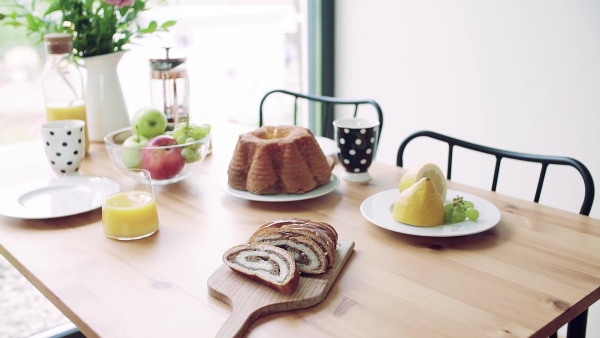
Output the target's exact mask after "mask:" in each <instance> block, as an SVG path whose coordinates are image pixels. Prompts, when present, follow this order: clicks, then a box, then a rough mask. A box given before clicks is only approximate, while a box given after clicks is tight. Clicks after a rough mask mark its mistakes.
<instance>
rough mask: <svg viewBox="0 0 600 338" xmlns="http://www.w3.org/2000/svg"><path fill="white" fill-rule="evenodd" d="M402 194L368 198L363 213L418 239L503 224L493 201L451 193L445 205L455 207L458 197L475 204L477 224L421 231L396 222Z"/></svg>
mask: <svg viewBox="0 0 600 338" xmlns="http://www.w3.org/2000/svg"><path fill="white" fill-rule="evenodd" d="M399 194H400V192H399V191H398V189H391V190H386V191H382V192H380V193H377V194H375V195H371V196H369V197H367V198H366V199H365V200H364V201H363V202H362V204H361V205H360V212H361V213H362V214H363V216H364V217H365V218H366V219H367V220H369V221H370V222H371V223H373V224H375V225H377V226H379V227H381V228H384V229H387V230H390V231H394V232H399V233H403V234H409V235H416V236H429V237H453V236H465V235H471V234H476V233H479V232H483V231H486V230H488V229H491V228H493V227H494V226H496V224H498V222H500V210H499V209H498V208H497V207H496V206H495V205H493V204H492V203H490V202H489V201H487V200H485V199H483V198H481V197H479V196H475V195H471V194H468V193H466V192H462V191H457V190H450V189H448V194H447V195H446V196H447V197H446V201H445V202H444V205H446V204H448V203H451V202H452V199H453V198H454V197H456V195H459V196H462V197H464V199H465V200H467V201H471V202H473V204H474V205H475V209H477V211H479V218H478V219H477V221H469V220H466V221H464V222H460V223H455V224H444V225H440V226H436V227H418V226H413V225H408V224H404V223H401V222H398V221H396V220H394V217H392V210H393V208H394V203H395V202H396V198H397V197H398V195H399Z"/></svg>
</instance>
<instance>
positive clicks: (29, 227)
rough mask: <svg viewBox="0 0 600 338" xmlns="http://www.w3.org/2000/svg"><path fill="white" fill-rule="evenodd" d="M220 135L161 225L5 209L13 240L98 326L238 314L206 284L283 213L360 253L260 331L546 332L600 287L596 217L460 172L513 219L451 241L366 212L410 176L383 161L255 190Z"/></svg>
mask: <svg viewBox="0 0 600 338" xmlns="http://www.w3.org/2000/svg"><path fill="white" fill-rule="evenodd" d="M213 133H214V134H215V135H220V137H218V138H217V142H216V143H215V146H214V152H213V154H212V155H210V156H209V157H207V159H206V160H205V162H204V163H203V164H202V167H201V168H200V169H199V170H198V171H197V172H196V173H195V174H194V176H192V177H190V178H188V179H187V180H185V181H183V182H180V183H178V184H173V185H169V186H164V187H156V189H155V192H156V196H157V202H158V208H159V216H160V230H159V232H158V233H157V234H155V235H153V236H151V237H149V238H147V239H143V240H138V241H133V242H119V241H114V240H111V239H108V238H106V237H105V236H104V235H103V232H102V225H101V212H100V210H95V211H91V212H87V213H83V214H80V215H76V216H70V217H64V218H57V219H49V220H21V219H14V218H8V217H3V216H0V253H2V255H4V256H5V257H6V258H7V259H8V261H10V262H11V264H13V265H14V266H15V267H16V268H17V269H18V270H19V271H20V272H21V273H22V274H23V275H24V276H25V277H26V278H27V279H28V280H29V281H31V283H33V284H34V285H35V286H36V287H37V288H38V289H39V290H40V291H41V292H42V294H44V295H45V296H46V297H47V298H48V299H49V300H50V301H51V302H52V303H54V305H56V306H57V307H58V308H59V309H60V310H61V311H62V312H63V313H64V314H65V315H66V316H67V317H68V318H69V319H70V320H71V321H72V322H73V323H74V324H75V325H77V327H78V328H79V329H80V330H81V331H82V332H83V333H84V334H85V335H86V336H87V337H95V336H101V337H212V336H215V334H216V333H217V332H218V330H219V328H220V327H221V325H222V324H223V323H224V322H225V320H226V319H227V317H228V316H229V314H230V312H231V309H230V308H229V306H228V305H226V304H224V303H222V302H220V301H218V300H216V299H214V298H213V297H211V296H210V295H209V294H208V291H207V280H208V278H209V276H210V275H211V274H212V273H213V272H214V271H215V270H216V269H217V268H218V267H219V266H220V265H221V264H222V262H221V256H222V254H223V252H224V251H225V250H227V249H228V248H230V247H232V246H234V245H237V244H240V243H243V242H245V241H246V240H247V239H248V238H249V237H250V235H251V234H252V233H253V232H254V231H255V230H256V228H257V227H258V226H260V225H261V224H263V223H266V222H268V221H271V220H275V219H279V218H285V217H300V218H308V219H312V220H317V221H324V222H328V223H330V224H332V225H333V226H335V227H336V229H337V231H338V232H339V235H340V239H344V240H352V241H354V242H355V243H356V246H355V250H354V253H353V254H352V255H351V257H350V259H349V260H348V262H347V264H346V266H345V267H344V269H343V270H342V272H341V274H340V275H339V277H338V279H337V281H336V282H335V284H334V285H333V287H332V289H331V290H330V292H329V294H328V295H327V297H326V298H325V300H324V301H323V302H322V303H320V304H318V305H316V306H314V307H311V308H308V309H304V310H296V311H291V312H280V313H277V314H272V315H268V316H265V317H262V318H260V319H258V320H257V321H256V322H254V324H253V325H252V326H251V327H250V329H249V331H248V332H249V335H250V336H252V337H284V336H285V337H326V336H327V337H329V336H331V337H375V336H377V337H440V336H447V337H478V338H479V337H484V336H490V337H507V336H514V337H526V336H534V337H543V336H548V335H549V334H551V333H552V332H555V331H556V330H557V329H558V328H560V327H561V326H562V325H563V324H565V323H566V322H568V321H569V320H571V319H573V318H574V317H575V316H576V315H577V314H579V313H580V312H581V311H583V310H584V309H586V308H588V307H589V306H590V305H592V304H593V303H594V302H596V301H597V300H598V299H599V298H600V289H599V287H600V221H599V220H596V219H593V218H589V217H585V216H580V215H578V214H573V213H568V212H563V211H559V210H556V209H552V208H548V207H544V206H541V205H538V204H534V203H530V202H524V201H520V200H516V199H513V198H509V197H506V196H503V195H499V194H496V193H492V192H488V191H481V190H477V189H473V188H470V187H467V186H463V185H459V184H455V183H453V182H449V188H451V189H455V190H460V191H465V192H468V193H472V194H476V195H478V196H480V197H482V198H485V199H487V200H489V201H491V202H492V203H494V204H495V205H496V206H497V207H498V208H500V209H501V212H502V219H501V221H500V223H499V224H498V225H497V226H496V227H494V228H492V229H490V230H488V231H485V232H483V233H480V234H475V235H470V236H462V237H451V238H450V237H449V238H432V237H417V236H411V235H404V234H400V233H395V232H391V231H388V230H384V229H381V228H379V227H377V226H375V225H373V224H372V223H370V222H368V221H367V220H366V219H365V218H363V217H362V215H361V213H360V210H359V206H360V204H361V202H362V201H363V200H364V199H365V198H366V197H368V196H370V195H372V194H375V193H377V192H380V191H384V190H388V189H393V188H395V187H396V185H397V183H398V181H399V180H400V178H401V176H402V174H403V173H404V171H403V170H402V169H400V168H397V167H394V166H389V165H384V164H381V163H375V164H374V165H373V166H372V167H371V170H370V171H371V174H372V175H373V177H374V178H373V180H372V181H371V182H370V183H369V184H367V185H357V184H349V183H346V182H344V181H342V182H341V183H340V186H339V187H338V188H337V189H336V190H335V191H333V192H332V193H330V194H328V195H325V196H322V197H319V198H315V199H311V200H305V201H299V202H289V203H266V202H253V201H247V200H243V199H239V198H236V197H232V196H230V195H228V194H227V193H225V192H224V191H223V190H221V188H220V187H219V180H220V179H221V178H222V177H223V175H225V173H226V169H227V165H228V164H229V158H230V156H231V153H232V150H233V146H234V144H235V142H236V139H237V134H235V133H234V132H231V130H225V129H222V130H220V129H219V128H216V127H215V128H213ZM0 166H1V167H2V175H1V176H0V189H4V188H7V187H9V186H11V185H14V184H18V183H21V182H27V181H32V180H36V179H41V178H50V177H53V173H52V171H51V170H50V168H49V167H48V165H47V164H46V162H45V157H44V155H43V150H42V147H41V141H32V142H25V143H18V144H13V145H8V146H3V147H0ZM341 170H342V168H341V167H340V166H337V167H336V169H335V173H336V174H337V175H338V176H341V173H342V171H341ZM111 171H115V167H114V165H113V164H112V162H111V161H110V160H109V158H108V155H107V153H106V151H105V150H104V146H103V145H102V144H93V145H92V147H91V150H90V153H89V154H88V156H87V158H86V160H85V162H84V166H83V168H82V172H83V173H84V174H85V175H91V176H101V175H103V174H106V173H108V172H111Z"/></svg>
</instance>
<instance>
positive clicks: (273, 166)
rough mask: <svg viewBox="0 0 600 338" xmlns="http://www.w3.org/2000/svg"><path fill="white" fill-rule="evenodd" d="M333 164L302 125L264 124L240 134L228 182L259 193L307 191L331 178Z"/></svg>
mask: <svg viewBox="0 0 600 338" xmlns="http://www.w3.org/2000/svg"><path fill="white" fill-rule="evenodd" d="M331 170H332V167H331V165H330V163H328V161H327V158H326V157H325V155H324V154H323V151H322V150H321V148H320V147H319V144H318V143H317V140H316V139H315V137H314V135H313V133H312V132H311V131H310V130H309V129H307V128H304V127H299V126H263V127H261V128H259V129H257V130H254V131H252V132H250V133H246V134H242V135H240V137H239V139H238V143H237V146H236V147H235V151H234V154H233V157H232V158H231V162H230V163H229V169H228V171H227V174H228V183H229V186H230V187H231V188H233V189H237V190H245V191H248V192H251V193H253V194H257V195H274V194H303V193H305V192H307V191H310V190H313V189H315V188H317V187H319V186H321V185H323V184H325V183H327V182H329V180H330V179H331Z"/></svg>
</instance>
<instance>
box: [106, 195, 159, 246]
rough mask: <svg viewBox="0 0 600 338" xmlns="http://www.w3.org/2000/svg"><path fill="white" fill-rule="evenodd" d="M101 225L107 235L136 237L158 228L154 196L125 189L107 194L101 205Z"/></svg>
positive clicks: (119, 237)
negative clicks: (124, 190) (125, 190)
mask: <svg viewBox="0 0 600 338" xmlns="http://www.w3.org/2000/svg"><path fill="white" fill-rule="evenodd" d="M102 225H103V228H104V233H105V234H106V235H107V236H108V237H112V238H117V239H137V238H142V237H146V236H149V235H151V234H153V233H154V232H155V231H156V230H157V229H158V211H157V209H156V201H155V200H154V196H153V195H152V194H150V193H147V192H145V191H136V190H134V191H127V192H121V193H117V194H115V195H112V196H109V197H107V198H106V200H105V201H104V204H103V205H102Z"/></svg>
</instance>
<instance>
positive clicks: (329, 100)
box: [258, 89, 383, 144]
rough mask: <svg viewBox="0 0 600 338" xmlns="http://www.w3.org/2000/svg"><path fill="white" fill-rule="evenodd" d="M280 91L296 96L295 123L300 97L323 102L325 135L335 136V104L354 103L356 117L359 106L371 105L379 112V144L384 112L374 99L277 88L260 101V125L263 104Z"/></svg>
mask: <svg viewBox="0 0 600 338" xmlns="http://www.w3.org/2000/svg"><path fill="white" fill-rule="evenodd" d="M275 93H280V94H285V95H290V96H293V97H294V125H296V124H297V123H298V99H306V100H308V101H312V102H316V103H320V104H322V106H323V108H322V111H323V114H324V121H323V122H324V125H323V135H321V136H325V137H329V138H333V118H334V110H333V108H334V106H336V105H353V106H354V115H353V116H354V117H356V116H357V114H358V107H359V106H361V105H371V106H373V107H374V108H375V111H376V112H377V116H378V119H379V135H380V137H379V138H378V139H377V143H378V144H379V140H380V139H381V132H382V130H383V112H382V110H381V107H380V106H379V104H378V103H377V102H375V101H374V100H345V99H339V98H335V97H331V96H319V95H308V94H300V93H295V92H291V91H288V90H282V89H276V90H272V91H270V92H268V93H267V94H265V96H264V97H263V99H262V100H261V101H260V110H259V119H258V126H259V127H262V126H263V124H264V120H263V106H264V103H265V101H266V99H267V97H269V96H270V95H272V94H275Z"/></svg>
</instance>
